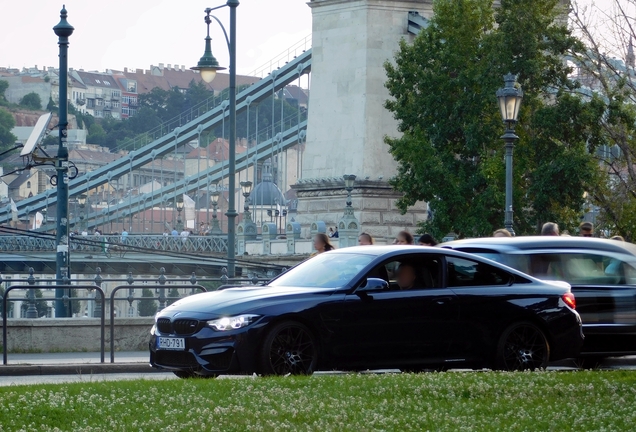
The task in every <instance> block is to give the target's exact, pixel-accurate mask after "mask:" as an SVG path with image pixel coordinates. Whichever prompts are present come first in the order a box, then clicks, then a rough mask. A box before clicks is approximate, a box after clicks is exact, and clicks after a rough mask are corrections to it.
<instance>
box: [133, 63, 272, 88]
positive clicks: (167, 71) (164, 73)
mask: <svg viewBox="0 0 636 432" xmlns="http://www.w3.org/2000/svg"><path fill="white" fill-rule="evenodd" d="M121 73H122V74H123V75H124V77H125V78H126V79H130V80H135V81H137V93H139V94H143V93H148V92H150V91H151V90H152V89H153V88H155V87H158V88H161V89H163V90H170V89H173V88H175V87H177V88H180V89H187V88H188V87H190V83H191V82H192V80H194V82H195V83H197V84H198V83H200V82H202V83H203V84H204V85H205V86H206V88H207V89H208V90H210V91H215V92H220V91H221V90H224V89H226V88H227V87H229V85H230V77H229V75H228V74H224V73H218V74H217V75H216V78H215V79H214V81H212V82H211V83H209V84H208V83H206V82H204V81H203V80H202V79H201V75H200V74H199V73H198V72H196V71H193V70H190V69H187V68H185V66H181V67H179V66H177V65H175V66H174V67H172V66H171V65H168V67H164V65H163V64H162V63H159V66H154V65H151V66H150V69H149V70H145V71H144V70H143V69H136V70H135V71H134V72H133V71H132V70H129V69H124V71H123V72H121ZM259 79H260V78H258V77H250V76H246V75H237V76H236V85H237V86H241V85H245V84H247V85H249V84H253V83H255V82H257V81H258V80H259Z"/></svg>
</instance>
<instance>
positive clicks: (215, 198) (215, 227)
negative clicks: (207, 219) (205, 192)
mask: <svg viewBox="0 0 636 432" xmlns="http://www.w3.org/2000/svg"><path fill="white" fill-rule="evenodd" d="M219 195H220V192H219V191H218V190H215V191H214V192H212V193H211V194H210V201H211V202H212V209H213V210H212V227H211V228H210V234H212V235H221V234H223V231H222V230H221V227H219V219H218V218H217V213H216V207H217V206H218V205H219Z"/></svg>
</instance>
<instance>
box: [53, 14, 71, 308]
mask: <svg viewBox="0 0 636 432" xmlns="http://www.w3.org/2000/svg"><path fill="white" fill-rule="evenodd" d="M66 17H67V13H66V8H65V7H64V6H62V10H61V11H60V22H59V23H58V24H57V25H56V26H55V27H53V31H54V32H55V35H56V36H57V37H58V45H59V47H60V53H59V56H60V71H59V76H60V81H59V82H60V85H59V87H60V100H59V102H58V106H59V126H58V128H59V137H60V138H59V143H58V147H57V158H56V160H55V172H56V174H55V175H56V179H57V206H56V207H57V211H56V213H57V214H56V226H55V228H56V230H55V244H56V245H57V247H56V251H57V253H56V256H55V283H56V284H57V285H63V284H65V283H66V280H68V279H70V277H71V274H70V269H71V265H70V264H71V260H70V255H69V249H68V243H69V242H68V147H67V146H66V137H67V135H68V132H67V127H68V100H67V99H68V96H67V93H68V38H69V37H70V36H71V35H72V34H73V30H75V29H74V28H73V26H72V25H70V24H69V23H68V21H66ZM64 291H65V290H64V289H63V288H56V289H55V316H56V317H70V316H71V308H69V307H66V306H65V304H64V303H65V302H64V300H63V297H64Z"/></svg>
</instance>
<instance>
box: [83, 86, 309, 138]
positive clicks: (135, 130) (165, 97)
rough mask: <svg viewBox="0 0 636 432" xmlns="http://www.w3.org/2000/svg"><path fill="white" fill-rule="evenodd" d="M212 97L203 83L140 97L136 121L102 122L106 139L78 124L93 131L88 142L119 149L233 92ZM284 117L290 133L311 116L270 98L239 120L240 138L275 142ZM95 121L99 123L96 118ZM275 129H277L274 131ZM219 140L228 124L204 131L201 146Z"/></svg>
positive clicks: (226, 134) (188, 117) (188, 118)
mask: <svg viewBox="0 0 636 432" xmlns="http://www.w3.org/2000/svg"><path fill="white" fill-rule="evenodd" d="M247 87H248V86H246V85H245V86H239V87H238V88H237V92H240V91H242V90H244V89H245V88H247ZM210 97H212V93H211V92H210V91H208V90H207V89H206V87H205V86H204V85H203V83H201V82H199V83H196V82H195V81H194V80H193V81H192V82H191V83H190V86H189V87H188V89H187V90H186V91H185V92H182V91H181V90H179V89H177V88H174V89H172V90H164V89H161V88H158V87H157V88H154V89H152V90H151V91H150V92H149V93H146V94H142V95H139V108H138V109H137V113H136V114H135V115H134V116H133V117H130V118H128V119H124V120H121V121H120V120H116V119H112V118H105V119H100V120H98V123H99V125H101V127H102V129H103V131H104V134H105V135H104V134H102V133H101V131H100V130H99V129H94V134H93V133H92V132H91V131H90V124H87V122H86V118H80V117H78V123H79V122H81V121H83V122H84V123H85V127H86V128H87V129H89V133H88V138H87V139H88V141H89V142H90V143H93V144H101V145H104V146H107V147H109V148H116V147H117V146H118V144H120V143H122V142H125V140H127V139H129V138H133V137H136V136H139V135H143V134H144V133H147V132H148V131H150V130H152V129H153V128H155V127H157V126H159V125H161V124H169V125H171V127H174V126H175V125H180V124H183V123H186V122H189V121H191V120H192V119H193V116H192V115H190V110H191V109H192V108H194V107H197V106H200V105H201V104H203V103H205V102H206V101H208V103H210V105H211V106H218V105H220V104H221V103H223V102H224V101H226V100H227V99H228V98H229V89H225V90H223V91H222V92H221V93H220V94H219V95H218V96H217V97H216V98H214V102H213V103H212V102H211V101H209V98H210ZM272 101H273V102H272ZM281 117H282V119H283V120H285V122H284V123H283V126H282V127H283V129H287V128H289V127H291V126H292V125H295V124H297V122H298V121H302V120H304V119H306V117H307V115H306V113H305V112H301V113H299V110H298V109H297V107H294V106H293V105H292V104H290V103H289V102H288V101H287V100H285V99H282V98H280V97H276V98H274V97H273V96H270V97H268V98H266V99H265V100H263V101H261V102H259V103H258V104H256V103H254V104H252V105H251V106H250V110H249V115H248V113H247V111H246V112H243V113H240V114H239V115H238V116H237V119H236V132H237V136H238V137H239V138H250V139H254V138H255V134H256V133H257V132H258V134H259V139H267V138H271V137H273V136H275V135H276V133H278V132H280V131H281ZM91 119H92V120H93V121H94V120H95V119H93V118H92V117H91ZM175 119H178V120H179V122H177V123H174V120H175ZM248 120H249V121H248ZM272 125H274V126H273V127H272ZM217 137H221V138H225V139H228V138H229V124H228V122H226V123H225V125H224V124H223V123H222V124H221V125H219V126H218V127H216V128H215V129H214V130H208V131H204V132H203V133H202V134H201V141H202V142H201V146H202V147H206V146H207V145H208V144H209V143H210V142H211V141H213V140H214V139H215V138H217ZM148 140H149V141H152V137H149V138H148Z"/></svg>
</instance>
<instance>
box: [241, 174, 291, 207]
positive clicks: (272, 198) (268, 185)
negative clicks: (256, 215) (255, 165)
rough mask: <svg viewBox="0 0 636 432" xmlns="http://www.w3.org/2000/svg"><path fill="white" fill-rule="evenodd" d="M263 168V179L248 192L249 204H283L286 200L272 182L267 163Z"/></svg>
mask: <svg viewBox="0 0 636 432" xmlns="http://www.w3.org/2000/svg"><path fill="white" fill-rule="evenodd" d="M264 168H265V172H264V173H263V180H262V181H261V182H260V183H259V184H257V185H256V187H255V188H254V189H252V193H251V194H250V204H252V205H256V206H273V205H285V204H286V203H287V200H286V199H285V196H284V195H283V193H282V192H281V191H280V189H278V186H276V183H274V181H273V179H272V174H271V173H270V172H269V165H268V164H265V165H264Z"/></svg>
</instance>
